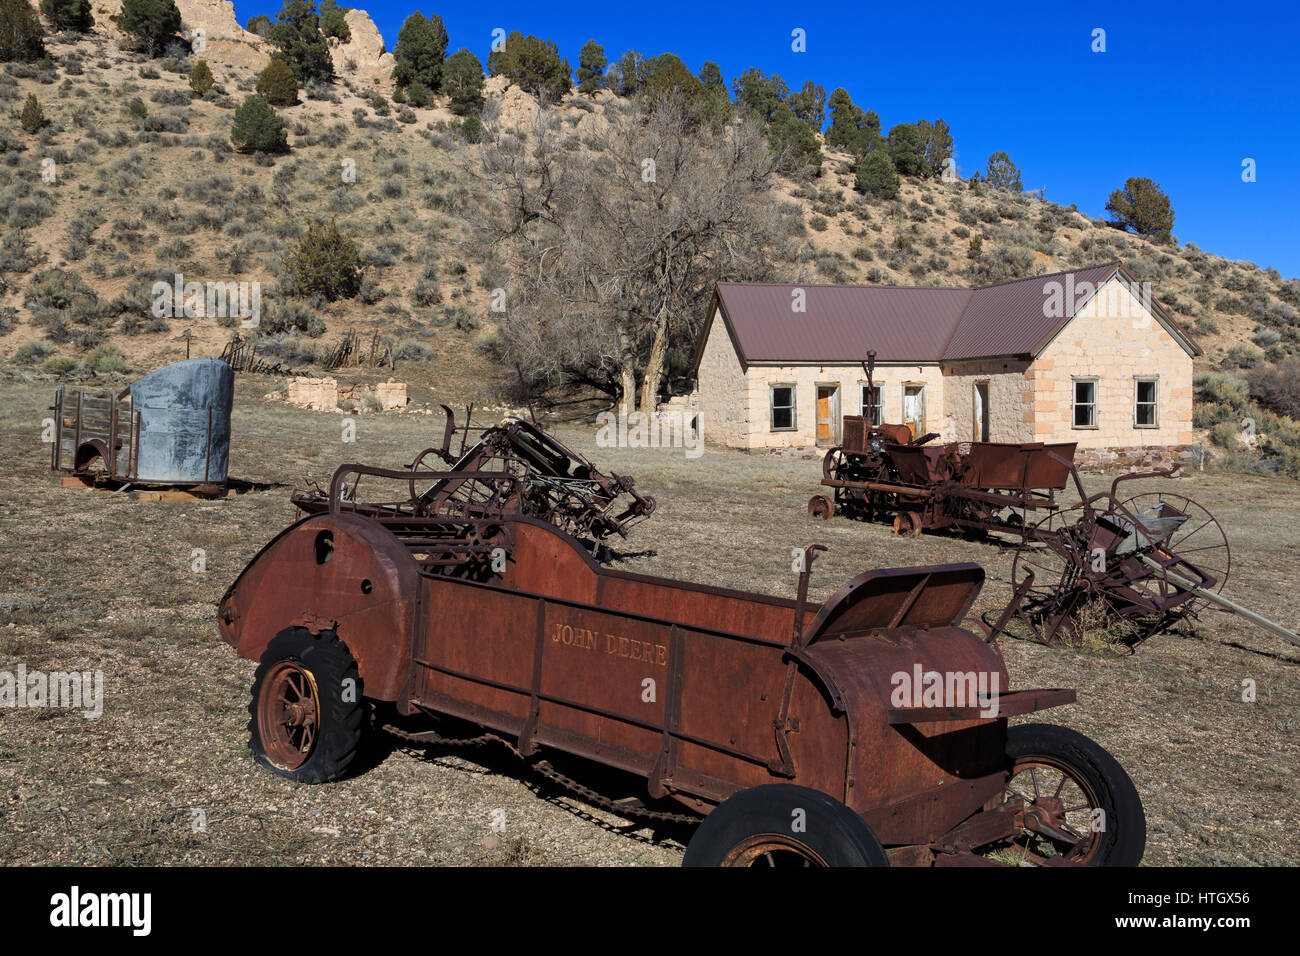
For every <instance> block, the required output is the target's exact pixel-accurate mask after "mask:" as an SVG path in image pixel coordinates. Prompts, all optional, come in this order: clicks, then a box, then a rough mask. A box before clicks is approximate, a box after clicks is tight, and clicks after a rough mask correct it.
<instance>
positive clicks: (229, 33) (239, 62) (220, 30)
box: [90, 0, 271, 71]
mask: <svg viewBox="0 0 1300 956" xmlns="http://www.w3.org/2000/svg"><path fill="white" fill-rule="evenodd" d="M176 9H177V10H179V11H180V14H181V36H182V37H184V38H185V39H186V40H187V41H189V42H190V43H191V44H192V45H194V47H193V48H194V52H195V55H197V56H200V57H202V58H203V59H205V60H207V61H208V62H209V63H210V64H216V65H219V66H227V67H244V68H247V69H251V70H257V71H260V70H262V69H264V68H265V67H266V64H267V63H269V62H270V59H271V58H270V56H269V51H268V49H267V44H266V41H265V40H263V39H262V38H261V37H259V36H257V35H255V34H252V33H249V32H248V31H247V30H245V29H244V28H243V27H241V26H240V25H239V19H238V18H237V17H236V16H235V5H234V3H232V2H231V0H176ZM90 10H91V14H92V15H93V16H94V18H95V29H97V30H99V31H100V32H102V33H107V34H109V35H110V36H116V35H117V34H118V29H117V18H118V17H119V16H121V13H122V0H91V3H90Z"/></svg>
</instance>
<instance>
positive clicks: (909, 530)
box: [894, 511, 921, 537]
mask: <svg viewBox="0 0 1300 956" xmlns="http://www.w3.org/2000/svg"><path fill="white" fill-rule="evenodd" d="M920 533H921V515H920V513H919V512H916V511H900V512H898V513H897V514H896V515H894V534H896V535H899V536H900V537H901V536H904V535H906V536H909V537H916V536H917V535H919V534H920Z"/></svg>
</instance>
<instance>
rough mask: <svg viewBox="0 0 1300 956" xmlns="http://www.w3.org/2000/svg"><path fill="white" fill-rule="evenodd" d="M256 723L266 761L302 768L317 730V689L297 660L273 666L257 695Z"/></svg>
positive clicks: (318, 726) (308, 672) (318, 724)
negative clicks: (264, 750)
mask: <svg viewBox="0 0 1300 956" xmlns="http://www.w3.org/2000/svg"><path fill="white" fill-rule="evenodd" d="M257 723H258V728H259V729H260V730H261V733H262V744H263V746H264V747H265V748H266V759H267V760H269V761H271V762H272V763H273V764H275V765H276V766H277V767H280V768H281V769H284V770H296V769H297V768H298V767H301V766H302V765H303V763H304V762H305V761H306V760H307V758H308V757H310V756H311V752H312V750H313V749H314V748H315V746H316V740H317V734H318V732H319V730H320V690H319V688H317V686H316V678H315V677H313V676H312V673H311V671H309V670H307V668H305V667H303V666H302V665H301V664H299V663H298V662H297V661H280V662H278V663H277V664H276V665H275V666H274V667H272V668H271V670H270V671H269V672H268V673H267V675H266V677H265V678H264V679H263V681H262V689H261V692H260V693H259V694H258V696H257Z"/></svg>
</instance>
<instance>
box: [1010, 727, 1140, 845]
mask: <svg viewBox="0 0 1300 956" xmlns="http://www.w3.org/2000/svg"><path fill="white" fill-rule="evenodd" d="M1006 752H1007V758H1008V761H1009V763H1010V771H1009V773H1008V777H1007V783H1006V787H1005V789H1004V792H1003V799H1004V800H1005V801H1018V805H1019V806H1021V807H1022V808H1023V809H1022V812H1021V816H1020V817H1019V818H1018V820H1017V822H1018V824H1019V826H1017V827H1016V828H1015V829H1014V830H1013V832H1012V833H1011V835H1010V836H1009V837H1008V838H1006V839H1004V840H1003V841H1002V842H1001V843H999V844H996V845H994V846H993V847H990V848H987V849H989V850H992V851H993V852H995V853H997V854H999V855H1002V856H1004V857H1008V858H1009V859H1008V862H1013V863H1015V864H1017V865H1021V866H1025V865H1061V864H1074V865H1082V866H1137V865H1138V863H1139V862H1140V861H1141V859H1142V853H1143V851H1144V850H1145V848H1146V814H1145V812H1144V811H1143V809H1142V800H1141V798H1140V797H1139V796H1138V792H1137V788H1136V787H1134V786H1133V781H1132V780H1131V779H1130V778H1129V776H1128V774H1127V773H1125V772H1124V768H1123V767H1121V766H1120V765H1119V763H1118V762H1117V761H1116V760H1115V758H1114V757H1112V756H1111V755H1110V754H1109V753H1107V752H1106V750H1105V749H1104V748H1102V747H1101V746H1100V745H1099V744H1098V743H1097V742H1096V741H1094V740H1091V739H1090V738H1088V737H1085V736H1084V735H1083V734H1080V733H1078V732H1076V731H1073V730H1070V729H1068V728H1066V727H1058V726H1055V725H1053V724H1022V725H1020V726H1018V727H1012V728H1011V729H1010V730H1009V731H1008V732H1007V747H1006Z"/></svg>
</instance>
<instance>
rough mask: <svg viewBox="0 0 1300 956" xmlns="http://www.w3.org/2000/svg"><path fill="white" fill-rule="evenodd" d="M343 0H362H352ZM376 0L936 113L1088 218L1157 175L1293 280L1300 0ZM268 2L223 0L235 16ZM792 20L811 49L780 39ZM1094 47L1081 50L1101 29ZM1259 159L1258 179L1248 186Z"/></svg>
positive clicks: (1196, 228)
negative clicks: (455, 0) (860, 0)
mask: <svg viewBox="0 0 1300 956" xmlns="http://www.w3.org/2000/svg"><path fill="white" fill-rule="evenodd" d="M354 2H355V0H354ZM414 2H415V0H406V2H400V0H399V2H397V3H391V2H381V0H369V2H368V3H367V2H365V0H363V2H359V3H355V5H357V6H359V7H361V8H362V9H365V10H367V12H369V13H370V15H371V17H372V18H373V19H374V21H375V24H376V25H377V26H378V27H379V30H380V32H381V33H382V34H383V35H384V39H385V41H386V42H387V44H388V48H389V50H392V49H393V47H395V46H396V44H397V33H398V30H399V29H400V28H401V25H402V21H403V20H405V19H406V17H407V16H408V15H409V14H410V13H411V12H412V10H413V9H420V10H421V11H422V12H424V13H426V14H428V13H438V14H439V15H440V16H442V18H443V21H444V23H445V24H446V26H447V31H448V33H449V34H450V36H451V45H450V48H449V50H450V51H455V50H457V49H460V48H461V47H469V48H470V49H471V50H473V51H474V52H475V53H476V54H477V55H478V56H479V58H480V59H482V60H484V61H485V62H486V59H487V53H488V50H489V48H490V45H491V42H492V31H493V29H495V28H501V29H503V30H506V31H512V30H521V31H523V32H524V33H533V34H536V35H537V36H541V37H544V38H547V39H552V40H555V41H556V42H557V43H558V44H559V47H560V52H561V54H562V55H564V56H565V57H567V58H568V60H569V63H570V65H571V66H573V67H574V68H576V67H577V65H578V51H579V50H580V49H581V48H582V45H583V43H585V42H586V41H587V40H588V39H590V38H594V39H595V40H596V41H597V42H598V43H601V44H602V45H603V46H604V47H605V55H606V56H607V57H608V58H609V59H610V60H611V61H613V60H614V59H616V58H617V57H618V56H619V55H620V54H621V53H622V52H623V51H624V50H627V49H629V48H631V49H636V50H638V51H640V52H641V53H643V54H646V55H648V56H653V55H655V54H658V53H663V52H672V53H676V54H677V55H678V56H680V57H681V58H682V59H683V60H684V61H685V62H686V64H687V65H688V66H689V67H691V69H692V70H696V71H698V69H699V67H700V65H701V64H702V63H703V62H704V61H705V60H713V61H714V62H716V63H717V64H718V65H719V66H721V67H722V72H723V75H724V76H725V77H726V78H727V80H728V82H730V81H731V80H732V79H733V78H734V77H735V76H737V75H739V74H740V73H741V72H743V71H744V70H745V69H747V68H748V67H750V66H756V67H758V68H759V69H761V70H763V71H764V72H765V73H769V74H770V73H778V74H780V75H781V77H782V78H783V79H784V80H785V81H786V82H787V83H788V84H789V85H790V87H791V88H792V89H795V88H798V87H799V86H802V85H803V83H804V81H805V80H810V79H811V80H813V81H815V82H817V83H819V84H821V85H822V86H823V87H825V89H826V92H827V94H829V93H830V92H831V91H832V90H833V89H835V88H836V87H838V86H843V87H844V88H845V89H847V90H848V91H849V93H850V94H851V95H852V97H853V101H854V102H855V103H856V104H858V105H859V106H862V107H864V108H866V109H874V110H875V111H876V112H877V113H879V114H880V116H881V119H882V121H883V124H884V126H885V128H886V129H888V127H890V126H892V125H894V124H895V123H903V122H912V121H915V120H917V119H920V118H923V117H924V118H927V119H931V120H933V119H936V118H939V117H942V118H943V119H945V120H946V121H947V122H948V125H949V127H950V128H951V129H952V132H953V136H954V138H955V140H956V145H957V161H958V164H959V166H960V167H961V170H962V174H963V175H969V174H970V173H971V172H973V171H974V170H976V169H981V170H982V169H983V167H984V163H985V161H986V160H987V158H988V155H989V153H991V152H993V151H994V150H1006V151H1007V152H1008V153H1009V154H1010V155H1011V158H1012V159H1013V160H1014V161H1015V163H1016V164H1017V165H1018V166H1019V167H1020V168H1021V170H1022V171H1023V173H1024V185H1025V188H1026V189H1035V188H1038V187H1045V188H1046V190H1047V198H1048V199H1050V200H1053V201H1055V202H1059V203H1062V204H1064V205H1069V204H1070V203H1075V204H1077V205H1078V207H1079V209H1080V210H1082V211H1083V212H1085V213H1087V214H1089V215H1092V216H1102V215H1104V214H1105V202H1106V197H1107V196H1108V195H1109V193H1110V192H1111V190H1113V189H1116V188H1118V187H1119V186H1121V185H1122V184H1123V182H1124V180H1125V179H1126V178H1127V177H1129V176H1148V177H1150V178H1152V179H1154V180H1155V181H1156V182H1158V183H1160V184H1161V186H1162V187H1163V188H1164V189H1165V191H1166V192H1167V193H1168V194H1169V196H1170V198H1171V200H1172V202H1173V207H1174V213H1175V217H1176V218H1175V222H1174V235H1175V236H1177V237H1178V239H1179V241H1180V242H1195V243H1196V244H1197V245H1199V246H1200V247H1201V248H1203V249H1205V250H1207V251H1210V252H1213V253H1216V254H1218V255H1223V256H1227V257H1228V258H1230V259H1249V260H1252V261H1254V262H1256V263H1258V264H1259V265H1260V266H1263V267H1269V266H1273V267H1275V268H1277V269H1279V270H1280V271H1281V272H1282V273H1283V274H1284V275H1287V276H1298V275H1300V238H1297V228H1298V227H1297V218H1300V169H1297V168H1296V159H1297V157H1300V53H1298V52H1297V50H1298V48H1300V4H1297V3H1295V2H1292V3H1289V4H1288V3H1278V4H1271V3H1242V4H1224V3H1213V4H1212V3H1204V2H1196V0H1192V2H1185V3H1167V4H1166V3H1150V4H1109V3H1090V4H1087V5H1083V4H1075V5H1071V6H1068V7H1067V6H1064V5H1058V4H1054V3H1046V4H1044V3H1002V4H999V3H971V2H969V0H966V2H962V3H959V4H952V5H944V4H934V3H930V4H924V5H922V4H918V3H915V2H912V3H896V4H891V5H888V6H886V5H878V4H840V3H824V4H811V3H804V4H798V3H789V2H787V3H770V2H763V0H754V2H746V3H730V4H725V5H724V4H720V3H718V4H711V3H675V2H664V3H630V4H599V3H590V2H584V3H580V4H578V3H573V4H567V5H563V6H558V5H555V6H548V5H544V4H539V3H513V2H501V0H498V2H494V3H491V4H471V5H469V6H465V5H463V4H454V5H453V4H447V5H446V7H445V8H444V9H438V8H436V7H430V6H428V5H424V6H419V7H415V6H412V5H411V4H412V3H414ZM280 6H281V0H236V9H237V12H238V16H239V19H240V22H241V23H243V22H246V21H247V19H248V18H249V17H250V16H252V15H253V14H256V13H267V14H269V15H272V16H273V15H274V14H275V13H276V12H277V10H278V9H279V8H280ZM796 28H798V29H802V30H804V31H805V35H806V38H807V49H806V51H805V52H802V53H797V52H794V51H793V50H792V49H791V32H792V31H793V30H795V29H796ZM1098 28H1100V29H1102V30H1105V44H1106V50H1105V52H1104V53H1094V52H1093V51H1092V49H1091V47H1092V44H1093V31H1094V29H1098ZM1246 158H1250V159H1254V160H1255V163H1256V181H1255V182H1253V183H1246V182H1243V181H1242V161H1243V160H1244V159H1246Z"/></svg>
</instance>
